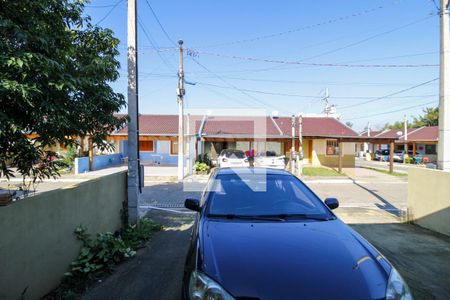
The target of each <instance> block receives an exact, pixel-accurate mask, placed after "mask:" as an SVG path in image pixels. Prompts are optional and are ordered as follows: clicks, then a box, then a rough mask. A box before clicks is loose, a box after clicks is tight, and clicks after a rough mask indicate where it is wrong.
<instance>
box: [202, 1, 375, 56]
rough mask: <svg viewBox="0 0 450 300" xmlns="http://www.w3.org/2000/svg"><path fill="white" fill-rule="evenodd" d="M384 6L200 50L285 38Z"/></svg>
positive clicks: (208, 46) (207, 46)
mask: <svg viewBox="0 0 450 300" xmlns="http://www.w3.org/2000/svg"><path fill="white" fill-rule="evenodd" d="M382 8H383V7H382V6H378V7H375V8H372V9H366V10H364V11H360V12H357V13H353V14H351V15H346V16H342V17H337V18H334V19H330V20H327V21H324V22H321V23H316V24H312V25H307V26H304V27H299V28H295V29H291V30H287V31H282V32H277V33H272V34H267V35H261V36H257V37H254V38H249V39H242V40H237V41H232V42H225V43H219V44H213V45H206V46H200V47H199V48H213V47H221V46H230V45H235V44H242V43H249V42H255V41H260V40H265V39H269V38H274V37H279V36H283V35H286V34H291V33H295V32H299V31H304V30H308V29H313V28H315V27H319V26H323V25H329V24H333V23H336V22H340V21H344V20H347V19H350V18H353V17H359V16H363V15H366V14H369V13H372V12H374V11H376V10H379V9H382Z"/></svg>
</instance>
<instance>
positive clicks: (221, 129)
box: [202, 117, 280, 136]
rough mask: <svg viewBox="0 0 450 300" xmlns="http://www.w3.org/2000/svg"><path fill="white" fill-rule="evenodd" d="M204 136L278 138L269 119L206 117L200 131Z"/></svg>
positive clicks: (275, 129) (278, 134)
mask: <svg viewBox="0 0 450 300" xmlns="http://www.w3.org/2000/svg"><path fill="white" fill-rule="evenodd" d="M202 133H203V134H205V135H206V136H218V135H247V136H252V135H259V134H260V135H266V136H280V132H279V131H278V129H277V128H276V127H275V125H274V123H273V122H272V120H271V119H270V118H269V117H208V118H207V119H206V122H205V126H204V128H203V131H202Z"/></svg>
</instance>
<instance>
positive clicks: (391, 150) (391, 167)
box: [389, 141, 394, 174]
mask: <svg viewBox="0 0 450 300" xmlns="http://www.w3.org/2000/svg"><path fill="white" fill-rule="evenodd" d="M392 172H394V141H391V142H390V143H389V173H391V174H392Z"/></svg>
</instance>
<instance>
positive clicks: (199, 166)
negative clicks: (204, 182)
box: [194, 162, 209, 173]
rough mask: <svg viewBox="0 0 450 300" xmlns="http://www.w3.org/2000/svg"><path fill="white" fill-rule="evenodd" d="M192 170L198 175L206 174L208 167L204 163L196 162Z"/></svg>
mask: <svg viewBox="0 0 450 300" xmlns="http://www.w3.org/2000/svg"><path fill="white" fill-rule="evenodd" d="M194 170H195V172H198V173H207V172H208V171H209V166H208V165H207V164H206V163H204V162H196V163H195V164H194Z"/></svg>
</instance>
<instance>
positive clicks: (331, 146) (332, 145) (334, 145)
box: [326, 140, 339, 155]
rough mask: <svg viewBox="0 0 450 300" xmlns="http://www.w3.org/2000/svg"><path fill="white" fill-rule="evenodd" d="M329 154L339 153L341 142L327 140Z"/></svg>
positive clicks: (327, 152)
mask: <svg viewBox="0 0 450 300" xmlns="http://www.w3.org/2000/svg"><path fill="white" fill-rule="evenodd" d="M326 154H327V155H339V144H338V141H336V140H327V151H326Z"/></svg>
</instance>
